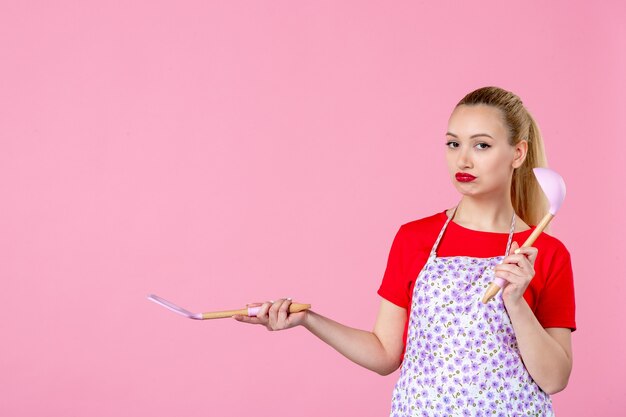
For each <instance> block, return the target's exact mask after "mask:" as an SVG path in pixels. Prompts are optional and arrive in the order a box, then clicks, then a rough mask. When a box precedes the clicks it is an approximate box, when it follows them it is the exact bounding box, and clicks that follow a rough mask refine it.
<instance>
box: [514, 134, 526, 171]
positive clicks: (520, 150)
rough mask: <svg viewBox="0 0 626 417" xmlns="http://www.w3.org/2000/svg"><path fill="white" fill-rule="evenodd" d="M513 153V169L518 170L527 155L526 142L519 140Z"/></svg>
mask: <svg viewBox="0 0 626 417" xmlns="http://www.w3.org/2000/svg"><path fill="white" fill-rule="evenodd" d="M514 152H515V153H514V158H513V168H519V167H521V166H522V164H523V163H524V160H525V159H526V154H527V153H528V141H527V140H520V141H519V142H517V144H516V145H515V151H514Z"/></svg>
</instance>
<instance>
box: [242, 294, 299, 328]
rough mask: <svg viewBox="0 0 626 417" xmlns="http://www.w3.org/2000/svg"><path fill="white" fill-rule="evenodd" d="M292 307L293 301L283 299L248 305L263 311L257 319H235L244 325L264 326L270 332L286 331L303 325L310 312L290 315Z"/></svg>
mask: <svg viewBox="0 0 626 417" xmlns="http://www.w3.org/2000/svg"><path fill="white" fill-rule="evenodd" d="M290 305H291V299H289V298H281V299H280V300H277V301H268V302H265V303H253V304H247V305H246V307H259V306H261V309H260V310H259V312H258V313H257V315H256V317H249V316H243V315H239V314H237V315H234V316H233V318H234V319H235V320H237V321H242V322H244V323H250V324H262V325H263V326H265V327H266V328H267V330H269V331H270V332H271V331H275V330H285V329H289V328H291V327H295V326H299V325H301V324H303V323H304V320H305V318H306V315H307V311H308V310H304V311H300V312H298V313H289V306H290Z"/></svg>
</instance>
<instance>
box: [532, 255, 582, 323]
mask: <svg viewBox="0 0 626 417" xmlns="http://www.w3.org/2000/svg"><path fill="white" fill-rule="evenodd" d="M548 271H549V273H548V275H547V277H546V281H545V285H544V287H543V289H542V290H541V293H540V294H539V299H538V302H537V308H536V310H535V316H536V317H537V320H538V321H539V323H540V324H541V325H542V326H543V327H544V328H546V327H566V328H570V329H571V330H572V332H573V331H575V330H576V318H575V315H576V302H575V297H574V276H573V272H572V262H571V256H570V253H569V251H568V250H567V249H566V248H565V246H563V245H562V244H561V245H560V246H559V248H558V249H557V251H556V252H555V254H554V257H553V258H552V261H551V265H550V268H549V269H548Z"/></svg>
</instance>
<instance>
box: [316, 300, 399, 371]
mask: <svg viewBox="0 0 626 417" xmlns="http://www.w3.org/2000/svg"><path fill="white" fill-rule="evenodd" d="M405 322H406V309H404V308H402V307H398V306H397V305H395V304H393V303H391V302H389V301H387V300H385V299H382V301H381V304H380V309H379V311H378V317H377V318H376V325H375V326H374V331H372V332H369V331H365V330H359V329H354V328H352V327H348V326H344V325H343V324H340V323H337V322H336V321H333V320H331V319H329V318H326V317H324V316H322V315H320V314H317V313H315V312H313V311H309V314H308V315H307V316H306V319H305V321H304V323H303V326H304V327H305V328H307V329H308V330H309V331H310V332H311V333H313V334H314V335H315V336H317V337H319V338H320V339H321V340H323V341H324V342H326V343H327V344H328V345H330V346H331V347H333V348H334V349H335V350H336V351H337V352H339V353H341V354H342V355H343V356H345V357H346V358H348V359H350V360H351V361H352V362H354V363H356V364H358V365H361V366H363V367H364V368H367V369H369V370H371V371H374V372H376V373H377V374H380V375H389V374H390V373H392V372H393V371H395V370H396V369H398V367H399V366H400V363H401V361H400V357H401V356H402V349H403V341H402V335H403V333H404V324H405Z"/></svg>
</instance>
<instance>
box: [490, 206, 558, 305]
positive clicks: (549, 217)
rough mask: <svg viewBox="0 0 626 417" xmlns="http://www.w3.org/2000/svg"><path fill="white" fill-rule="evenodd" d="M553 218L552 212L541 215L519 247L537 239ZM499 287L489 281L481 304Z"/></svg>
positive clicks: (523, 246) (524, 246) (493, 295)
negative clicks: (535, 225)
mask: <svg viewBox="0 0 626 417" xmlns="http://www.w3.org/2000/svg"><path fill="white" fill-rule="evenodd" d="M553 218H554V214H552V213H550V212H548V214H546V215H545V216H543V219H541V221H540V222H539V224H538V225H537V227H536V228H535V230H534V231H533V232H532V233H531V234H530V236H528V239H526V242H524V244H523V245H522V246H520V247H521V248H527V247H529V246H532V245H533V243H535V240H537V238H538V237H539V235H540V234H541V232H543V229H545V228H546V226H547V225H548V223H550V220H552V219H553ZM501 289H502V288H500V286H499V285H498V284H496V283H495V282H492V283H490V284H489V287H488V288H487V291H485V294H484V295H483V299H482V302H483V304H487V303H488V302H489V300H491V299H492V298H493V297H495V296H496V294H497V293H498V292H499V291H500V290H501Z"/></svg>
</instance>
